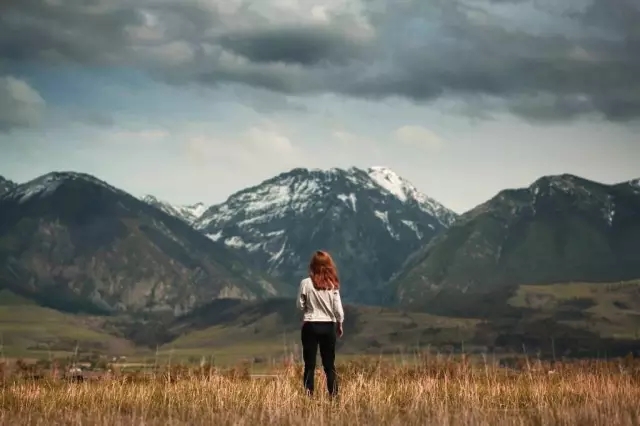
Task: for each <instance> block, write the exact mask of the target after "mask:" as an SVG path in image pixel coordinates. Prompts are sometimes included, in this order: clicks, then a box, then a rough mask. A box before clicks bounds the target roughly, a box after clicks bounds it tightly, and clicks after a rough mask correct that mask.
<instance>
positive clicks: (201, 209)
mask: <svg viewBox="0 0 640 426" xmlns="http://www.w3.org/2000/svg"><path fill="white" fill-rule="evenodd" d="M140 200H142V201H144V202H145V203H147V204H150V205H152V206H154V207H156V208H159V209H160V210H162V211H164V212H165V213H167V214H169V215H171V216H175V217H177V218H178V219H181V220H183V221H185V222H187V223H188V224H190V225H193V223H194V222H195V221H197V220H198V219H200V217H201V216H202V215H203V214H204V213H205V212H206V211H207V207H206V206H205V205H204V204H203V203H196V204H188V205H173V204H171V203H169V202H167V201H164V200H160V199H158V198H156V197H154V196H153V195H145V196H143V197H141V198H140Z"/></svg>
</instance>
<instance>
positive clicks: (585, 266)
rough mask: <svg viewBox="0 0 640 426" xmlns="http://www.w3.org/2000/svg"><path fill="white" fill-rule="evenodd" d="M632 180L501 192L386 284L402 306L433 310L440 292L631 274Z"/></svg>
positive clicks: (638, 228)
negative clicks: (425, 307) (426, 307)
mask: <svg viewBox="0 0 640 426" xmlns="http://www.w3.org/2000/svg"><path fill="white" fill-rule="evenodd" d="M634 182H635V180H634V181H628V182H622V183H617V184H603V183H599V182H595V181H592V180H588V179H584V178H581V177H578V176H575V175H571V174H562V175H550V176H543V177H541V178H539V179H537V180H536V181H534V182H533V183H532V184H531V185H529V186H527V187H523V188H515V189H505V190H502V191H500V192H499V193H498V194H496V196H494V197H493V198H491V199H490V200H488V201H486V202H484V203H482V204H480V205H478V206H477V207H475V208H474V209H471V210H470V211H468V212H465V213H464V214H462V215H461V216H460V217H459V218H458V220H457V221H456V223H454V224H453V225H452V226H451V227H450V228H449V229H448V230H447V231H445V232H444V233H442V234H441V235H439V236H438V237H436V238H435V239H434V240H432V241H431V242H430V244H428V245H427V246H425V247H423V248H422V249H420V250H418V251H417V252H415V253H414V254H413V255H412V256H411V258H409V259H408V260H407V262H406V263H405V264H404V265H403V267H402V268H400V270H399V271H398V273H396V274H395V275H394V276H393V277H392V278H391V279H390V280H389V286H390V288H391V289H392V291H394V292H395V296H396V297H397V299H398V301H399V303H401V304H406V305H412V306H418V305H423V306H427V305H428V306H432V307H433V306H434V305H436V304H438V303H439V304H442V303H443V302H442V297H444V296H443V295H444V294H448V296H447V297H449V298H451V300H449V301H448V302H447V303H453V301H454V300H457V299H456V297H464V295H465V294H470V293H474V294H476V296H477V293H490V292H495V291H497V292H502V293H503V294H506V293H504V291H510V290H509V289H510V288H514V287H515V286H517V285H523V284H545V283H547V284H552V283H555V282H569V281H588V282H592V281H602V282H607V281H609V282H610V281H622V280H628V279H635V278H638V277H640V253H637V254H634V250H633V247H634V246H633V244H634V243H633V241H635V240H634V238H640V189H637V188H636V186H635V183H634ZM635 252H638V251H637V250H636V251H635ZM634 256H635V257H634ZM634 265H638V266H634ZM456 295H457V296H456ZM476 296H474V297H476Z"/></svg>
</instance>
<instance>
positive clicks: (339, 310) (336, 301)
mask: <svg viewBox="0 0 640 426" xmlns="http://www.w3.org/2000/svg"><path fill="white" fill-rule="evenodd" d="M333 314H334V315H335V317H336V322H337V323H338V330H337V331H338V337H342V334H343V330H342V323H343V322H344V308H343V307H342V298H341V297H340V291H339V290H333Z"/></svg>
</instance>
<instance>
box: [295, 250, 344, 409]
mask: <svg viewBox="0 0 640 426" xmlns="http://www.w3.org/2000/svg"><path fill="white" fill-rule="evenodd" d="M297 305H298V308H299V309H301V310H302V311H304V319H303V321H304V322H303V324H302V332H301V339H302V357H303V358H304V376H303V381H304V387H305V389H306V390H307V392H308V393H309V395H313V390H314V372H315V369H316V352H317V349H318V346H320V358H321V359H322V366H323V367H324V372H325V374H326V377H327V389H328V390H329V395H330V396H331V397H334V396H336V395H337V394H338V383H337V378H336V369H335V353H336V336H337V337H342V334H343V330H342V323H343V321H344V311H343V309H342V301H341V299H340V280H339V279H338V271H337V269H336V266H335V264H334V263H333V259H331V256H330V255H329V253H327V252H324V251H317V252H315V254H314V255H313V257H312V258H311V263H310V264H309V277H308V278H305V279H304V280H302V281H301V282H300V289H299V290H298V299H297Z"/></svg>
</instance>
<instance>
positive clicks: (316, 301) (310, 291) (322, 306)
mask: <svg viewBox="0 0 640 426" xmlns="http://www.w3.org/2000/svg"><path fill="white" fill-rule="evenodd" d="M297 304H298V308H299V309H302V310H303V311H304V318H303V320H304V321H311V322H324V321H329V322H338V323H341V322H342V321H343V320H344V310H343V308H342V300H341V298H340V292H339V290H338V289H330V290H319V289H317V288H315V287H314V285H313V281H312V279H311V278H305V279H303V280H302V281H301V282H300V289H299V291H298V300H297Z"/></svg>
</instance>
